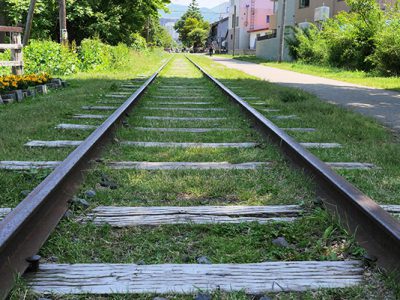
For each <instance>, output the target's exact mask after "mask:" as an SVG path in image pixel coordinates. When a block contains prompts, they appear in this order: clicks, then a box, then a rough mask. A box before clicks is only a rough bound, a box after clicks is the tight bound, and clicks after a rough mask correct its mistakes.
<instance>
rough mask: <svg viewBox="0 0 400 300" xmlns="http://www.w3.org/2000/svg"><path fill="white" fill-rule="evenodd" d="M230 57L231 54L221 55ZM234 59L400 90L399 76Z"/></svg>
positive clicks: (293, 63)
mask: <svg viewBox="0 0 400 300" xmlns="http://www.w3.org/2000/svg"><path fill="white" fill-rule="evenodd" d="M223 56H224V57H229V58H232V56H231V55H223ZM235 59H237V60H242V61H248V62H253V63H256V64H261V65H264V66H268V67H273V68H278V69H283V70H288V71H293V72H298V73H304V74H309V75H315V76H319V77H325V78H330V79H335V80H340V81H345V82H349V83H354V84H359V85H363V86H368V87H375V88H381V89H387V90H395V91H400V77H385V76H379V75H375V74H372V73H367V72H364V71H350V70H344V69H340V68H335V67H329V66H318V65H311V64H306V63H302V62H282V63H277V62H271V61H267V60H265V59H262V58H258V57H255V56H236V57H235Z"/></svg>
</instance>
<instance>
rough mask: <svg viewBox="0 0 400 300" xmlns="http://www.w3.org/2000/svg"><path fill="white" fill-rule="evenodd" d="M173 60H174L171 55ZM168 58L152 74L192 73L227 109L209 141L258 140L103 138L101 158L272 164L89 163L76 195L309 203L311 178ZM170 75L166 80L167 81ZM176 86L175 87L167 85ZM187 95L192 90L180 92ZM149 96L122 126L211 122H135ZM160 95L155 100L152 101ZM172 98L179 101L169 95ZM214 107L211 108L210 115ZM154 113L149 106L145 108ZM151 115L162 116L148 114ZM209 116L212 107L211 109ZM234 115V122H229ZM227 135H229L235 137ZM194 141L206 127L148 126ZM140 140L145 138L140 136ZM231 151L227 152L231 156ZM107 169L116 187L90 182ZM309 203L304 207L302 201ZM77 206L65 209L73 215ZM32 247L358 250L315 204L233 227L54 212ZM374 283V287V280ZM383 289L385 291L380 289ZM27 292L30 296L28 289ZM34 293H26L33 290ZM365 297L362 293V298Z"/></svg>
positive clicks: (284, 255) (103, 255)
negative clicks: (111, 220) (279, 241)
mask: <svg viewBox="0 0 400 300" xmlns="http://www.w3.org/2000/svg"><path fill="white" fill-rule="evenodd" d="M176 60H177V61H178V63H182V60H180V59H179V58H177V59H176ZM172 66H173V65H171V66H169V67H168V68H167V69H166V70H165V71H164V72H163V73H162V74H161V77H160V79H159V80H158V81H159V82H160V85H161V83H162V82H167V79H168V82H170V80H174V82H187V81H190V79H191V78H192V77H193V78H194V79H195V82H196V84H197V85H203V84H204V85H206V86H207V91H206V92H205V93H207V94H210V95H212V96H213V97H212V99H213V100H215V101H216V103H218V107H224V108H227V109H228V110H227V111H226V112H220V113H219V114H220V115H223V116H226V117H227V118H228V120H223V121H221V122H219V123H217V126H220V127H228V126H232V125H235V126H236V127H237V128H239V129H240V131H239V132H238V133H236V136H234V135H232V134H231V133H220V134H218V139H220V140H218V141H229V142H233V141H255V142H260V143H261V144H262V147H259V148H256V149H242V150H236V149H217V150H215V149H163V148H145V149H140V148H139V147H138V148H129V147H121V146H120V145H118V144H114V145H111V146H110V147H109V149H108V152H107V153H106V154H105V155H104V159H105V160H106V161H107V160H122V159H129V160H148V161H192V160H196V161H211V160H213V161H214V160H215V161H219V160H228V161H233V162H244V161H258V160H261V161H264V160H273V161H274V162H276V165H274V166H273V168H272V170H263V169H260V170H257V171H234V172H228V171H206V172H199V171H184V172H181V171H173V172H159V171H111V170H109V169H108V168H106V167H105V166H102V165H100V166H98V167H97V168H96V169H94V170H93V171H90V172H89V174H88V177H87V180H86V182H85V184H84V185H83V187H82V189H81V192H80V194H79V195H78V196H81V197H85V191H86V190H88V189H95V190H96V192H97V195H96V197H95V198H90V199H89V201H90V202H91V206H92V207H94V206H97V205H109V204H113V205H132V206H133V205H145V206H148V205H181V206H187V205H209V204H220V205H232V204H244V205H246V204H247V205H254V204H263V205H268V204H277V203H280V204H283V203H299V204H302V203H306V204H310V202H312V200H313V198H314V192H313V185H312V184H311V183H310V182H309V180H307V179H304V177H303V176H302V174H301V173H300V172H297V171H293V170H292V169H290V168H289V167H288V166H287V165H285V164H284V163H283V159H282V157H281V156H280V155H279V153H278V150H277V149H276V148H275V147H274V146H272V145H269V144H268V143H266V142H265V141H263V140H262V139H261V137H260V136H259V135H258V134H256V133H255V132H253V131H252V130H251V128H250V127H249V124H247V122H246V121H245V120H244V119H243V118H242V117H240V114H239V112H238V111H237V109H235V108H232V105H231V104H229V102H227V100H226V99H224V98H223V96H222V95H221V94H220V93H219V92H218V91H217V90H215V88H214V87H213V86H212V85H211V84H210V83H209V82H208V81H207V80H205V79H204V78H203V77H202V76H201V74H200V73H199V72H197V71H195V69H194V68H193V67H191V70H190V72H183V71H179V72H175V71H174V70H172ZM171 78H172V79H171ZM158 87H159V86H156V87H154V88H153V89H150V90H149V91H148V96H151V95H152V94H161V93H160V89H159V88H158ZM176 94H180V93H176ZM190 95H191V96H192V93H190ZM153 101H154V99H151V98H150V97H145V98H143V99H142V100H141V104H139V105H138V106H137V107H136V108H135V110H134V112H133V113H132V114H131V116H130V117H129V120H128V122H129V124H130V126H131V127H134V126H139V125H140V126H162V127H170V126H173V127H180V126H182V127H183V126H187V125H190V127H212V126H215V123H213V122H208V121H207V122H204V123H203V122H202V123H201V124H199V123H194V122H192V123H181V122H163V121H157V122H153V121H149V120H146V121H145V120H143V118H142V117H143V116H146V115H148V113H149V112H148V111H147V110H145V109H144V107H145V106H148V105H150V103H151V105H152V106H153V105H154V103H153ZM157 101H159V102H162V101H163V100H161V99H157ZM179 101H180V100H179ZM213 114H214V113H213ZM155 115H156V114H155ZM157 115H164V116H165V115H170V114H169V113H165V112H158V114H157ZM194 115H196V116H200V115H202V116H209V113H205V112H201V113H200V112H198V113H196V114H194V113H192V112H190V113H188V114H187V113H185V116H194ZM216 115H218V114H216ZM232 119H234V121H233V120H232ZM148 134H149V133H148V132H141V133H140V134H139V133H137V132H135V131H134V130H133V129H132V128H122V129H120V130H119V131H118V133H117V136H118V139H119V140H125V139H129V140H138V141H142V140H144V139H145V138H147V136H148ZM235 137H236V139H235ZM178 138H179V139H181V140H182V141H192V142H204V141H210V140H212V141H214V140H215V139H214V138H213V137H212V135H210V134H199V135H197V136H194V135H192V134H188V133H182V134H175V133H172V134H171V133H166V134H157V133H156V134H154V133H152V134H151V140H152V141H176V139H178ZM149 139H150V138H149ZM232 156H235V158H234V159H232ZM102 174H107V175H109V177H110V178H111V180H113V181H115V182H116V183H117V184H118V188H117V189H116V190H110V189H107V188H102V187H100V186H99V184H98V183H99V181H100V177H101V175H102ZM308 206H310V205H308ZM82 213H83V214H84V213H85V212H82V211H79V210H75V211H74V217H75V216H79V215H81V214H82ZM277 236H285V238H286V239H287V240H288V241H289V242H290V243H291V244H292V246H293V247H291V248H287V249H283V248H277V247H276V246H275V245H273V244H272V243H271V241H272V239H273V238H276V237H277ZM40 254H41V255H42V256H43V257H44V258H45V259H47V260H48V261H57V262H60V263H61V262H67V263H77V262H79V263H83V262H88V263H91V262H93V263H94V262H97V263H100V262H105V263H106V262H119V263H138V262H140V263H146V264H149V263H168V262H173V263H195V262H196V257H198V256H203V255H204V256H207V257H208V258H209V259H210V260H211V261H212V262H213V263H221V262H232V263H250V262H261V261H265V260H280V259H284V260H297V259H305V260H311V259H319V260H329V259H344V258H346V257H352V256H357V257H358V256H360V255H361V254H362V250H361V249H360V248H358V247H357V246H356V245H355V244H354V242H353V240H352V239H351V237H349V236H348V235H347V234H346V233H345V232H344V231H343V230H341V229H340V227H339V226H338V225H337V224H336V223H335V222H334V221H333V220H331V219H330V218H329V216H328V215H327V214H326V213H325V212H323V211H321V210H319V209H315V210H313V211H309V212H307V213H306V215H305V216H304V217H303V218H301V219H300V220H298V221H296V222H295V223H293V224H277V223H275V224H270V225H259V224H238V225H215V226H204V225H183V226H175V225H170V226H159V227H135V228H130V229H121V230H116V229H111V228H110V227H108V226H101V227H94V226H93V225H92V224H86V225H83V224H79V223H76V221H75V220H74V219H73V218H72V219H70V220H67V219H64V220H63V221H62V222H61V223H60V225H59V226H58V228H57V230H56V231H55V233H54V234H53V235H52V236H51V238H50V239H49V241H48V242H47V243H46V245H45V246H44V247H43V249H42V250H41V252H40ZM374 288H375V289H377V287H374ZM370 290H372V287H371V286H367V287H360V288H358V287H357V288H353V289H346V290H335V291H327V290H325V291H320V292H309V293H305V294H301V295H300V294H284V293H282V294H278V295H274V296H275V297H276V298H277V299H298V297H302V298H304V299H316V298H317V299H318V298H319V299H337V298H338V297H342V296H343V297H351V296H355V295H370V294H369V291H370ZM25 291H26V288H25V287H24V286H23V285H22V287H20V288H17V289H16V290H15V291H14V295H15V296H13V297H14V299H18V297H20V296H21V295H24V293H25ZM384 292H386V290H384ZM213 296H214V298H215V299H253V297H252V296H247V295H245V294H244V293H218V292H217V293H215V294H213ZM29 297H30V295H29ZM34 297H35V296H32V298H34ZM152 297H154V296H153V295H132V296H126V295H123V296H122V295H120V296H118V295H114V296H110V297H104V298H110V299H151V298H152ZM54 298H55V299H61V298H62V299H76V298H81V299H98V297H94V296H90V295H82V296H81V297H76V296H73V297H56V296H54ZM167 298H168V299H193V296H192V295H185V296H176V295H168V296H167ZM365 298H366V297H365Z"/></svg>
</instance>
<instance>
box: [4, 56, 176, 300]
mask: <svg viewBox="0 0 400 300" xmlns="http://www.w3.org/2000/svg"><path fill="white" fill-rule="evenodd" d="M168 62H169V60H168V61H167V62H166V63H164V64H163V65H162V66H161V67H160V68H159V69H158V70H157V71H156V72H155V73H154V74H153V75H152V76H151V77H150V78H149V79H148V80H147V81H146V82H145V83H144V84H143V85H142V86H141V87H140V88H139V89H138V90H137V91H136V92H135V93H133V94H132V95H131V96H130V97H129V98H128V100H126V101H125V102H124V103H123V104H122V105H121V106H120V107H119V108H118V109H117V110H116V111H115V112H114V113H113V114H112V115H111V116H110V117H109V118H108V119H107V120H106V121H105V122H104V123H103V124H102V125H100V127H98V128H97V129H96V130H95V131H94V132H93V133H92V134H91V135H90V136H89V137H88V138H87V139H86V140H85V141H84V142H83V143H82V144H81V145H80V146H79V147H78V148H76V149H75V150H74V151H73V152H72V153H71V154H70V155H69V156H68V157H67V158H66V159H65V160H64V161H63V162H62V163H61V165H60V166H58V167H57V168H56V169H55V170H54V171H53V172H52V173H51V174H50V175H49V176H48V177H47V178H46V179H45V180H44V181H43V182H42V183H41V184H39V185H38V186H37V187H36V188H35V189H34V190H33V191H32V192H31V193H30V194H29V195H28V196H27V197H26V198H25V199H24V200H23V201H22V202H21V203H20V204H19V205H18V206H17V207H16V208H15V209H14V210H13V211H12V212H11V213H9V214H8V215H7V216H6V217H5V219H4V220H3V221H1V222H0V278H1V280H0V299H3V298H5V297H6V296H7V294H8V292H9V291H10V290H11V288H12V287H13V284H14V281H15V277H16V276H17V275H18V274H22V273H24V272H25V270H26V269H27V268H28V266H29V263H28V262H27V259H28V258H29V257H32V256H33V255H36V254H37V253H38V251H39V249H40V248H41V246H42V245H43V244H44V243H45V241H46V240H47V238H48V237H49V235H50V234H51V232H52V231H53V230H54V229H55V227H56V226H57V224H58V223H59V221H60V219H61V218H62V217H63V215H64V213H65V212H66V211H67V209H68V201H69V199H71V197H72V196H73V195H74V193H75V192H76V190H77V188H78V186H79V184H80V183H81V182H82V180H83V175H84V174H83V173H84V171H86V170H87V169H89V167H90V165H91V161H93V159H96V158H97V157H98V155H99V153H100V152H101V151H102V148H103V146H104V145H106V144H107V142H108V141H109V140H110V139H111V137H112V136H113V133H114V131H115V129H116V127H117V125H119V124H120V123H121V121H122V119H123V118H124V117H125V116H126V114H127V113H128V112H129V111H130V110H131V109H132V108H133V106H134V105H135V104H136V103H137V102H138V100H139V98H140V96H141V95H142V94H143V93H144V91H145V90H146V88H147V87H148V86H149V85H150V84H151V83H152V82H153V81H154V79H155V78H156V77H157V76H158V74H159V73H160V71H161V70H162V69H163V68H164V67H165V66H166V65H167V64H168Z"/></svg>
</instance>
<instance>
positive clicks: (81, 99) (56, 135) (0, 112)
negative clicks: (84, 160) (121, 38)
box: [0, 51, 166, 207]
mask: <svg viewBox="0 0 400 300" xmlns="http://www.w3.org/2000/svg"><path fill="white" fill-rule="evenodd" d="M165 58H166V55H164V54H163V53H162V52H159V51H156V52H153V53H151V52H150V53H146V54H141V53H132V56H131V64H130V65H128V66H127V67H125V68H124V69H123V70H113V71H108V72H106V71H104V72H101V73H99V72H97V73H94V72H90V73H79V74H76V75H73V76H69V77H67V78H66V80H67V81H68V83H69V87H68V88H65V89H60V90H50V92H49V94H47V95H43V96H37V97H36V98H27V99H26V100H24V102H22V103H12V104H9V105H0V120H1V121H0V122H1V125H2V126H1V127H0V160H23V161H24V160H34V161H35V160H36V161H39V160H62V159H64V158H65V157H66V156H67V155H68V154H69V153H70V152H71V150H72V149H71V148H65V149H40V148H27V147H25V146H24V144H25V143H26V142H28V141H29V140H63V139H65V140H83V139H85V138H86V137H87V136H88V135H89V134H90V131H71V130H68V131H67V130H57V129H55V126H57V125H58V124H59V123H74V124H94V125H96V124H97V125H100V124H101V120H73V119H71V116H72V115H73V114H79V113H87V114H96V112H95V111H93V112H92V111H83V110H82V109H81V106H83V105H98V103H97V101H99V100H101V99H103V98H104V97H103V96H104V95H105V94H107V93H109V92H111V91H113V90H114V89H115V86H118V85H120V84H121V83H123V82H124V81H125V80H128V79H130V78H134V77H135V76H136V75H140V74H148V75H149V74H151V73H153V72H154V71H155V70H156V69H157V67H158V66H160V65H161V60H162V59H165ZM150 62H151V63H150ZM97 113H98V112H97ZM104 114H111V112H105V113H104ZM47 174H49V172H48V171H40V172H36V171H27V172H20V173H16V172H10V171H4V170H1V171H0V207H9V206H15V205H17V204H18V203H19V201H21V200H22V199H23V198H24V196H23V195H22V194H21V192H22V191H25V190H32V189H33V188H34V187H35V186H36V185H37V184H38V183H40V181H41V180H43V179H44V177H45V176H46V175H47Z"/></svg>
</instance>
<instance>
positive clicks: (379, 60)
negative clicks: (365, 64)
mask: <svg viewBox="0 0 400 300" xmlns="http://www.w3.org/2000/svg"><path fill="white" fill-rule="evenodd" d="M399 37H400V19H399V18H398V19H392V20H391V21H390V22H388V23H387V24H386V25H384V26H383V27H382V30H381V31H380V33H379V34H378V35H377V36H376V38H375V43H376V49H375V53H374V55H373V56H372V57H371V60H372V62H373V63H374V65H375V67H376V68H377V70H378V71H380V72H381V73H382V74H385V75H392V76H393V75H396V76H399V75H400V38H399Z"/></svg>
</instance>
